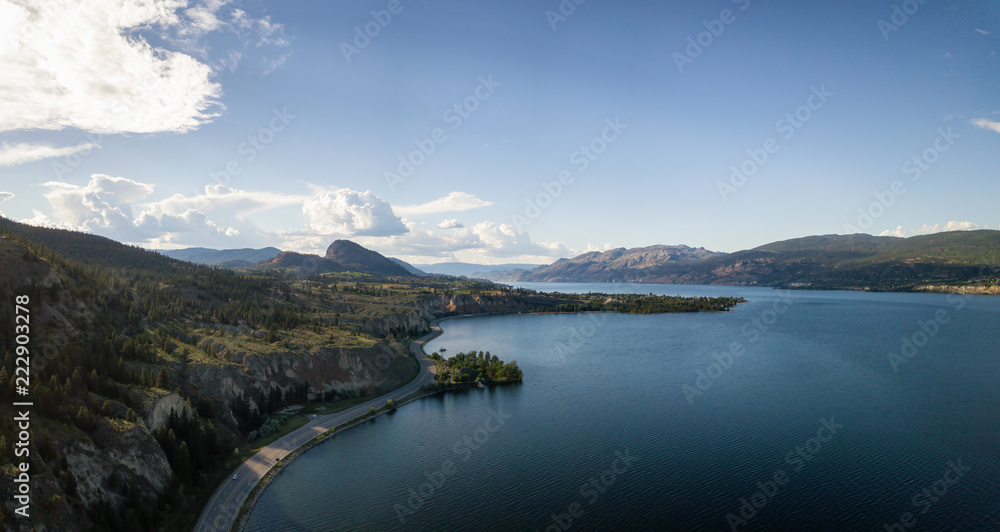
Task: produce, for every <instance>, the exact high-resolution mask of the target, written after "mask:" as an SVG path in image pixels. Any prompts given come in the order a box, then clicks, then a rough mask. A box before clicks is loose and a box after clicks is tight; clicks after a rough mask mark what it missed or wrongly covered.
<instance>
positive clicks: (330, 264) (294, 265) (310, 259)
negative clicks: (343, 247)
mask: <svg viewBox="0 0 1000 532" xmlns="http://www.w3.org/2000/svg"><path fill="white" fill-rule="evenodd" d="M254 269H258V270H297V271H301V272H302V273H303V274H307V275H308V274H317V273H330V272H342V271H347V268H345V267H344V265H343V264H340V263H339V262H337V261H334V260H330V259H327V258H324V257H320V256H319V255H309V254H306V253H296V252H294V251H283V252H281V253H280V254H278V256H277V257H274V258H273V259H269V260H263V261H260V262H259V263H257V264H256V265H255V266H254Z"/></svg>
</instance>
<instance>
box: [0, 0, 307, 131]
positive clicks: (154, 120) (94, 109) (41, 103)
mask: <svg viewBox="0 0 1000 532" xmlns="http://www.w3.org/2000/svg"><path fill="white" fill-rule="evenodd" d="M230 2H231V0H203V1H200V2H195V3H193V4H192V5H190V6H189V5H188V2H187V1H186V0H62V1H60V2H51V1H45V0H24V1H19V0H0V21H2V22H0V24H2V26H3V27H2V28H0V30H3V35H4V38H3V39H0V72H3V75H2V76H0V94H2V97H3V100H4V105H3V106H0V132H2V131H13V130H25V129H42V130H61V129H65V128H77V129H82V130H86V131H91V132H96V133H102V134H119V133H156V132H178V133H183V132H187V131H190V130H192V129H196V128H198V127H199V126H201V125H202V124H204V123H206V122H209V121H211V120H212V119H213V118H215V117H216V116H218V115H219V114H220V113H221V112H222V111H223V110H224V106H223V105H222V104H221V102H220V98H221V96H222V88H221V86H220V85H219V84H218V83H216V82H213V81H212V79H211V78H212V76H213V74H214V71H218V70H221V69H223V68H228V69H230V70H231V69H235V68H236V64H237V63H238V62H239V61H240V60H241V58H242V57H243V54H242V52H241V51H239V50H238V49H235V50H234V49H230V50H227V51H222V52H221V53H219V54H218V55H219V56H220V59H218V60H216V61H215V62H214V64H213V62H212V61H211V60H209V58H208V52H209V49H210V48H209V47H208V45H207V44H205V43H204V38H205V36H206V35H207V34H209V33H213V32H215V33H218V32H220V31H223V30H225V31H227V32H231V34H233V35H235V38H236V39H237V40H238V42H237V43H235V44H236V47H237V48H242V49H243V50H246V49H248V48H250V47H253V48H260V47H263V46H268V47H272V46H287V45H288V44H289V41H290V39H289V38H287V37H285V35H284V28H283V27H282V25H281V24H277V23H274V22H271V20H270V18H268V17H264V18H262V19H255V18H252V17H250V16H249V15H247V13H246V12H245V11H243V10H242V9H236V8H233V7H232V6H229V4H230ZM153 34H155V36H156V37H158V38H159V39H158V40H157V42H163V43H165V44H166V45H169V46H171V47H172V48H174V49H166V48H164V47H161V46H154V45H151V44H150V41H149V40H147V39H146V35H150V36H152V35H153ZM213 42H215V41H213ZM286 57H287V54H284V55H282V56H281V57H279V58H278V59H270V60H269V59H266V58H265V59H264V61H265V63H266V65H267V66H266V67H265V70H273V69H274V68H277V66H280V63H281V62H283V61H284V58H286Z"/></svg>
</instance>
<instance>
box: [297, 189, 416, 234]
mask: <svg viewBox="0 0 1000 532" xmlns="http://www.w3.org/2000/svg"><path fill="white" fill-rule="evenodd" d="M302 212H303V213H304V214H305V215H306V217H307V218H308V219H309V228H310V229H312V230H313V231H316V232H319V233H327V234H336V235H348V236H355V235H357V236H391V235H398V234H403V233H406V232H407V228H406V226H404V225H403V221H402V220H401V219H400V218H399V217H398V216H396V215H395V214H394V213H393V209H392V207H391V206H390V205H389V204H388V203H386V202H385V201H383V200H382V199H381V198H379V197H378V196H376V195H375V194H372V193H371V192H370V191H369V192H356V191H353V190H350V189H346V188H342V189H336V190H325V189H321V188H314V195H313V196H312V197H310V198H309V199H307V200H306V201H305V202H304V203H303V205H302Z"/></svg>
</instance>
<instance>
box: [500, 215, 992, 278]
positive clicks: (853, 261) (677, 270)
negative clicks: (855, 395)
mask: <svg viewBox="0 0 1000 532" xmlns="http://www.w3.org/2000/svg"><path fill="white" fill-rule="evenodd" d="M998 273H1000V231H990V230H983V231H955V232H947V233H937V234H932V235H923V236H914V237H910V238H898V237H885V236H872V235H867V234H854V235H822V236H810V237H805V238H796V239H792V240H785V241H781V242H773V243H770V244H765V245H763V246H759V247H756V248H753V249H749V250H745V251H737V252H734V253H719V252H712V251H707V250H705V249H703V248H697V249H695V248H690V247H687V246H652V247H646V248H636V249H623V248H620V249H613V250H610V251H605V252H591V253H585V254H583V255H579V256H577V257H574V258H572V259H560V260H558V261H556V262H554V263H552V264H550V265H548V266H540V267H538V268H534V269H532V270H528V271H520V272H508V273H505V274H499V275H490V276H487V277H486V278H488V279H490V280H493V281H502V282H551V281H573V282H596V281H614V282H647V283H665V284H715V285H758V286H771V287H789V288H811V289H821V290H841V289H856V290H893V291H895V290H928V289H939V288H941V286H942V285H946V286H951V287H955V286H956V285H969V284H976V283H980V284H983V283H986V284H988V285H990V286H994V285H995V284H996V283H995V280H996V279H997V277H998ZM990 283H992V284H990Z"/></svg>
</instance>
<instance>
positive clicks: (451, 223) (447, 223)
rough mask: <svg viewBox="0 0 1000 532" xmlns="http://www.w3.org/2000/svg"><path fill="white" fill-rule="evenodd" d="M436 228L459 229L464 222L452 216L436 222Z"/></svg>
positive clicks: (463, 225)
mask: <svg viewBox="0 0 1000 532" xmlns="http://www.w3.org/2000/svg"><path fill="white" fill-rule="evenodd" d="M437 227H438V229H461V228H462V227H465V224H463V223H462V222H460V221H458V220H456V219H454V218H452V219H451V220H444V221H443V222H441V223H439V224H437Z"/></svg>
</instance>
